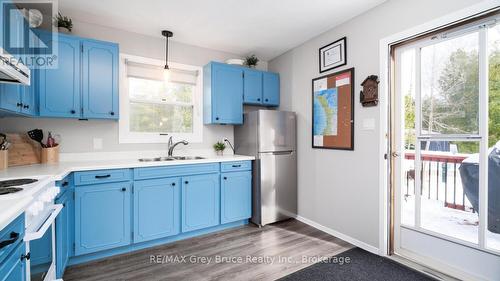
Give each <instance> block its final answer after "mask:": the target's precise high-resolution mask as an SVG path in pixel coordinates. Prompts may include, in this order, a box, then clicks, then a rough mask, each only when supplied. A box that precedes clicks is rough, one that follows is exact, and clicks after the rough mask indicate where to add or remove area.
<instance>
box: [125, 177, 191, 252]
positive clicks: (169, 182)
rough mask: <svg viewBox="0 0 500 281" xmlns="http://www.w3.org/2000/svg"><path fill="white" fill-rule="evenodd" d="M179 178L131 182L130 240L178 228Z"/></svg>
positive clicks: (159, 235) (172, 232) (164, 234)
mask: <svg viewBox="0 0 500 281" xmlns="http://www.w3.org/2000/svg"><path fill="white" fill-rule="evenodd" d="M180 186H181V179H180V178H178V177H177V178H165V179H152V180H143V181H136V182H135V183H134V196H133V197H134V243H138V242H144V241H149V240H153V239H158V238H163V237H168V236H172V235H176V234H179V232H180V201H181V196H180Z"/></svg>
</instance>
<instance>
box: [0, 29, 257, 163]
mask: <svg viewBox="0 0 500 281" xmlns="http://www.w3.org/2000/svg"><path fill="white" fill-rule="evenodd" d="M74 26H75V27H74V30H73V33H74V34H75V35H79V36H82V37H87V38H95V39H100V40H105V41H111V42H116V43H119V44H120V52H121V53H126V54H131V55H137V56H144V57H148V58H155V59H160V60H163V59H164V58H165V41H164V40H165V39H164V38H162V37H161V35H160V27H159V28H158V34H159V35H158V37H151V36H145V35H141V34H137V33H131V32H127V31H123V30H117V29H111V28H107V27H103V26H99V25H95V24H90V23H85V22H75V23H74ZM174 36H175V34H174ZM174 39H175V37H174ZM169 45H170V46H169V60H170V61H173V62H178V63H184V64H190V65H197V66H203V65H205V64H207V63H208V62H209V61H212V60H213V61H221V62H223V61H225V60H226V59H229V58H239V57H241V56H239V55H236V54H230V53H227V52H221V51H216V50H211V49H206V48H202V47H197V46H192V45H186V44H182V43H177V42H175V41H170V42H169ZM258 68H260V69H264V70H265V69H267V62H259V65H258ZM120 94H125V93H120ZM33 128H40V129H44V130H46V131H49V130H50V131H53V132H57V133H58V134H60V135H61V137H62V145H61V152H72V153H77V152H95V151H94V148H93V138H94V137H95V138H102V139H103V149H102V150H99V151H129V150H134V151H142V150H165V149H166V145H165V144H119V143H118V122H117V121H105V120H90V121H78V120H70V119H34V118H23V117H13V118H2V119H0V131H2V132H26V131H28V130H30V129H33ZM223 137H228V138H229V139H230V140H232V139H233V126H221V125H216V126H204V127H203V143H196V144H195V143H193V144H190V145H189V148H194V149H211V147H212V144H214V143H215V142H216V141H218V140H220V139H221V138H223Z"/></svg>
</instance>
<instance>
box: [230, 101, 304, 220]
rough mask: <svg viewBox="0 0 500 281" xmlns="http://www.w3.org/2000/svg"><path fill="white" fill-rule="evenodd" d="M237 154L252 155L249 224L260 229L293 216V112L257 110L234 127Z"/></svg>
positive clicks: (294, 163)
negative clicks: (250, 221)
mask: <svg viewBox="0 0 500 281" xmlns="http://www.w3.org/2000/svg"><path fill="white" fill-rule="evenodd" d="M234 142H235V150H236V153H237V154H242V155H252V156H255V161H254V164H253V184H252V185H253V186H252V222H253V223H255V224H257V225H259V226H263V225H266V224H269V223H273V222H277V221H280V220H284V219H287V218H290V217H292V216H293V215H295V214H296V213H297V151H296V117H295V113H294V112H286V111H277V110H257V111H252V112H248V113H245V114H244V115H243V125H241V126H235V127H234Z"/></svg>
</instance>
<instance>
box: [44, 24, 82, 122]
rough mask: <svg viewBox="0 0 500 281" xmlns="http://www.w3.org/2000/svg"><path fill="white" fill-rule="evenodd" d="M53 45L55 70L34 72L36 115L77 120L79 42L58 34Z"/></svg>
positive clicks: (78, 101)
mask: <svg viewBox="0 0 500 281" xmlns="http://www.w3.org/2000/svg"><path fill="white" fill-rule="evenodd" d="M40 36H51V35H50V34H41V35H40ZM50 38H51V37H50ZM46 40H51V39H46ZM53 44H58V51H59V54H58V59H57V67H55V68H47V69H39V70H38V73H39V85H38V86H37V91H38V96H39V100H40V106H39V110H40V116H41V117H69V118H80V116H81V114H80V111H81V106H80V79H81V78H80V53H81V52H80V40H79V39H78V38H73V37H71V36H68V35H62V34H59V35H58V42H53Z"/></svg>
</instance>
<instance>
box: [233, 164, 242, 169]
mask: <svg viewBox="0 0 500 281" xmlns="http://www.w3.org/2000/svg"><path fill="white" fill-rule="evenodd" d="M239 167H241V164H238V165H233V168H239Z"/></svg>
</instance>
